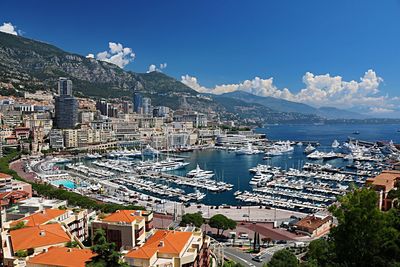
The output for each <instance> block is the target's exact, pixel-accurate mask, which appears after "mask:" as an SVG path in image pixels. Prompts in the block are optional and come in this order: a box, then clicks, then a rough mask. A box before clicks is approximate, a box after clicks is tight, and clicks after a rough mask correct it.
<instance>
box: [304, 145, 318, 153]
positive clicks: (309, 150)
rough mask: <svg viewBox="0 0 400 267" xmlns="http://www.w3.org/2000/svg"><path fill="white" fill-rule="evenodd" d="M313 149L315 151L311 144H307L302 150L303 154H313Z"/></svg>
mask: <svg viewBox="0 0 400 267" xmlns="http://www.w3.org/2000/svg"><path fill="white" fill-rule="evenodd" d="M315 149H316V148H315V147H313V146H312V145H311V144H308V146H307V147H306V148H305V149H304V153H306V154H310V153H312V152H314V151H315Z"/></svg>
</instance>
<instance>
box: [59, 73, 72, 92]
mask: <svg viewBox="0 0 400 267" xmlns="http://www.w3.org/2000/svg"><path fill="white" fill-rule="evenodd" d="M58 94H59V95H69V96H72V81H71V80H68V79H67V78H64V77H60V78H59V79H58Z"/></svg>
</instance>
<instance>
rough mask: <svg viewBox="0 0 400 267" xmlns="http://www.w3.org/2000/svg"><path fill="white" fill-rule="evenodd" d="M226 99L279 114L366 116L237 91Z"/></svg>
mask: <svg viewBox="0 0 400 267" xmlns="http://www.w3.org/2000/svg"><path fill="white" fill-rule="evenodd" d="M222 96H224V97H229V98H234V99H237V100H242V101H245V102H247V103H257V104H261V105H263V106H266V107H268V108H270V109H273V110H275V111H279V112H296V113H302V114H310V115H315V116H320V117H323V118H326V119H365V118H366V116H364V115H361V114H359V113H356V112H352V111H348V110H343V109H338V108H334V107H320V108H314V107H312V106H309V105H307V104H303V103H298V102H293V101H288V100H285V99H280V98H275V97H270V96H266V97H263V96H257V95H253V94H251V93H248V92H244V91H235V92H231V93H225V94H222Z"/></svg>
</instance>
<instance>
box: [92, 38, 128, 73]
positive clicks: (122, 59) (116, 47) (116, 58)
mask: <svg viewBox="0 0 400 267" xmlns="http://www.w3.org/2000/svg"><path fill="white" fill-rule="evenodd" d="M108 48H109V50H108V51H103V52H99V53H97V55H96V59H97V60H101V61H106V62H109V63H112V64H115V65H117V66H118V67H120V68H124V67H125V66H126V65H128V64H129V63H131V62H132V61H133V60H134V59H135V56H136V55H135V53H134V52H133V51H132V48H129V47H124V46H123V45H122V44H120V43H114V42H109V43H108ZM91 56H93V58H94V55H93V54H88V55H87V57H88V58H91Z"/></svg>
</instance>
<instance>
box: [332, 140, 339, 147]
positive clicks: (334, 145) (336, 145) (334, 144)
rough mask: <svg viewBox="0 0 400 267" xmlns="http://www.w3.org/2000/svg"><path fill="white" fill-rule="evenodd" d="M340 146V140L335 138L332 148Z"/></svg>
mask: <svg viewBox="0 0 400 267" xmlns="http://www.w3.org/2000/svg"><path fill="white" fill-rule="evenodd" d="M339 146H340V143H339V142H338V140H336V139H335V141H333V143H332V148H338V147H339Z"/></svg>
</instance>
